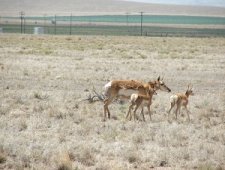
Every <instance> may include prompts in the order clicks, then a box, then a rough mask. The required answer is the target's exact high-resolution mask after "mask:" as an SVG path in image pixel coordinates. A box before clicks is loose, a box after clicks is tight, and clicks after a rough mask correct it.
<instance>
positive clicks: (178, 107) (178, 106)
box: [175, 104, 180, 120]
mask: <svg viewBox="0 0 225 170" xmlns="http://www.w3.org/2000/svg"><path fill="white" fill-rule="evenodd" d="M179 109H180V105H179V104H177V108H176V111H175V115H176V120H177V112H178V110H179Z"/></svg>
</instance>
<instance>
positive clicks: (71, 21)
mask: <svg viewBox="0 0 225 170" xmlns="http://www.w3.org/2000/svg"><path fill="white" fill-rule="evenodd" d="M72 17H73V15H72V13H71V15H70V35H72Z"/></svg>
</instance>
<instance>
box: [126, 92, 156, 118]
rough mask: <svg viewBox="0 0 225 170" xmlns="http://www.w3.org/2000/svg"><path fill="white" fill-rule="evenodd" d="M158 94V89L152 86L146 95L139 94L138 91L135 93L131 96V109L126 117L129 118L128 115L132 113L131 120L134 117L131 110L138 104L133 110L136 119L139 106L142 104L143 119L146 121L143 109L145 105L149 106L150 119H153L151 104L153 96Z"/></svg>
mask: <svg viewBox="0 0 225 170" xmlns="http://www.w3.org/2000/svg"><path fill="white" fill-rule="evenodd" d="M154 94H155V95H156V94H157V93H156V89H155V88H151V89H149V91H148V93H147V94H146V95H142V94H137V93H133V94H132V95H131V96H130V102H131V104H130V106H129V110H128V112H127V115H126V118H128V116H129V115H130V120H131V119H132V115H131V110H132V109H133V106H136V107H135V109H134V112H133V115H134V120H136V111H137V109H138V108H139V106H141V114H142V117H143V121H145V116H144V113H143V109H144V106H147V108H148V114H149V116H150V120H152V118H151V113H150V106H151V104H152V96H153V95H154Z"/></svg>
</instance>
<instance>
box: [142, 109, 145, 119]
mask: <svg viewBox="0 0 225 170" xmlns="http://www.w3.org/2000/svg"><path fill="white" fill-rule="evenodd" d="M141 114H142V117H143V121H144V122H145V115H144V107H142V108H141Z"/></svg>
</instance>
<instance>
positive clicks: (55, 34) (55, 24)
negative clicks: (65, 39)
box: [54, 15, 56, 35]
mask: <svg viewBox="0 0 225 170" xmlns="http://www.w3.org/2000/svg"><path fill="white" fill-rule="evenodd" d="M54 32H55V35H56V15H55V28H54Z"/></svg>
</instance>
